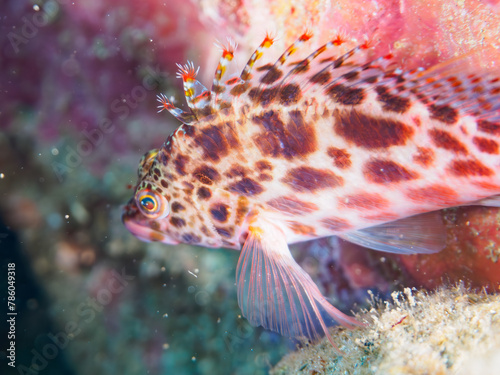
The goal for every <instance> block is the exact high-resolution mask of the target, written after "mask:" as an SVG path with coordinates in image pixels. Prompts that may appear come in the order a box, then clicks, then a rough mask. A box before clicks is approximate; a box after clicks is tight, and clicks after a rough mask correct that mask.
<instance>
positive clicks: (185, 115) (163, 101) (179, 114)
mask: <svg viewBox="0 0 500 375" xmlns="http://www.w3.org/2000/svg"><path fill="white" fill-rule="evenodd" d="M156 98H157V100H158V102H160V105H159V106H158V109H159V110H158V113H160V112H161V111H163V110H164V109H166V110H167V111H169V112H170V113H171V114H172V115H173V116H174V117H175V118H176V119H178V120H179V121H182V122H183V123H184V124H186V125H193V124H194V123H195V122H196V117H195V116H194V115H193V114H192V113H189V112H184V111H183V110H182V109H180V108H177V107H176V106H174V105H173V104H172V101H171V100H169V99H168V98H167V97H166V96H165V95H164V94H160V95H156Z"/></svg>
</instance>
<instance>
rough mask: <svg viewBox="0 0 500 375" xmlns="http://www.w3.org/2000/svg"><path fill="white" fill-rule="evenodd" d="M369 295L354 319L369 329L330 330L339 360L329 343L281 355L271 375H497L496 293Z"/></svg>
mask: <svg viewBox="0 0 500 375" xmlns="http://www.w3.org/2000/svg"><path fill="white" fill-rule="evenodd" d="M392 298H393V301H392V303H389V302H387V301H386V302H381V301H376V300H375V299H373V298H372V302H371V304H372V308H371V310H370V311H367V312H365V313H364V314H362V315H361V316H358V318H359V319H360V320H361V321H367V322H369V325H368V326H367V327H366V328H360V329H357V330H347V329H345V328H342V327H336V328H334V329H332V333H331V334H332V336H334V337H335V338H336V342H337V343H339V349H340V350H342V352H343V355H342V356H338V355H337V353H336V352H335V350H334V349H333V347H332V346H331V345H329V343H328V341H326V339H323V340H322V341H321V342H319V343H317V344H315V345H305V346H303V347H301V348H299V349H298V350H297V351H295V352H293V353H290V354H289V355H287V356H286V357H284V358H283V359H282V360H281V361H280V362H279V363H278V364H277V365H276V366H275V367H274V368H273V369H272V370H271V372H270V374H271V375H293V374H300V375H306V374H307V375H313V374H314V375H326V374H352V375H368V374H384V375H388V374H390V375H399V374H401V375H403V374H404V375H421V374H422V375H423V374H440V375H447V374H450V375H451V374H453V375H462V374H464V375H465V374H467V375H474V374H477V375H496V374H498V371H499V370H498V369H499V368H500V357H499V356H498V352H499V350H500V295H498V294H496V295H487V294H476V293H473V292H471V291H469V290H467V289H466V288H464V287H463V286H457V287H453V288H441V289H439V290H438V291H436V292H434V293H431V294H429V293H426V292H422V291H418V292H415V291H414V290H411V289H409V288H406V289H405V290H404V293H398V292H394V293H393V294H392Z"/></svg>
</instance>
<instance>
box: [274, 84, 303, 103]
mask: <svg viewBox="0 0 500 375" xmlns="http://www.w3.org/2000/svg"><path fill="white" fill-rule="evenodd" d="M279 95H280V104H281V105H284V106H285V107H286V106H289V105H292V104H295V103H297V102H298V101H299V99H300V98H301V96H302V92H301V91H300V87H299V85H297V84H293V83H291V84H288V85H285V86H283V87H282V88H281V89H280V93H279Z"/></svg>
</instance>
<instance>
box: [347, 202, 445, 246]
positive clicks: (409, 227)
mask: <svg viewBox="0 0 500 375" xmlns="http://www.w3.org/2000/svg"><path fill="white" fill-rule="evenodd" d="M339 237H340V238H343V239H344V240H346V241H349V242H352V243H355V244H356V245H360V246H363V247H367V248H370V249H374V250H380V251H385V252H389V253H397V254H418V253H427V254H430V253H435V252H438V251H440V250H442V249H443V248H444V247H445V245H446V228H445V226H444V224H443V220H442V218H441V215H440V213H439V211H435V212H429V213H426V214H421V215H416V216H411V217H408V218H405V219H401V220H396V221H391V222H389V223H385V224H382V225H377V226H376V227H371V228H366V229H361V230H357V231H354V232H348V233H344V234H342V235H340V236H339Z"/></svg>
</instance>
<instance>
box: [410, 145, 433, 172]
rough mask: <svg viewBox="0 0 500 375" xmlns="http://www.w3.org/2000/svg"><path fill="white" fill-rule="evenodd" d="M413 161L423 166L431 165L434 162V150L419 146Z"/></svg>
mask: <svg viewBox="0 0 500 375" xmlns="http://www.w3.org/2000/svg"><path fill="white" fill-rule="evenodd" d="M413 161H414V162H415V163H417V164H420V165H421V166H422V167H426V168H427V167H430V166H431V165H432V164H433V163H434V151H433V150H432V149H430V148H427V147H417V152H416V153H415V154H414V155H413Z"/></svg>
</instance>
